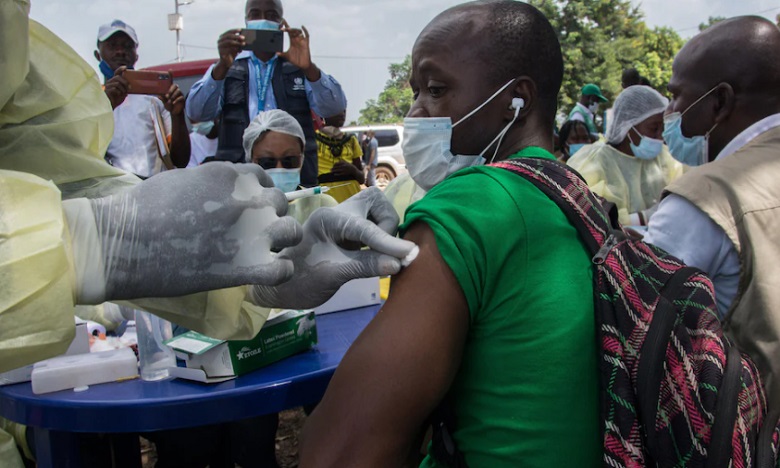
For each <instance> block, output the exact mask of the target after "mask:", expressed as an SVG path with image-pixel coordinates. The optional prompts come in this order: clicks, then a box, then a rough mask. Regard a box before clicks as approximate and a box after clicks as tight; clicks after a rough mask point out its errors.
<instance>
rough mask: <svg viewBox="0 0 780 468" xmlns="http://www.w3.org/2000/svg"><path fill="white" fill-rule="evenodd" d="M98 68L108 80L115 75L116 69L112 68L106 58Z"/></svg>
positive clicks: (129, 67) (130, 68)
mask: <svg viewBox="0 0 780 468" xmlns="http://www.w3.org/2000/svg"><path fill="white" fill-rule="evenodd" d="M98 68H100V73H102V74H103V76H105V77H106V80H110V79H111V78H113V77H114V70H112V69H111V67H110V66H109V65H108V64H107V63H106V61H105V60H101V61H100V63H99V64H98ZM127 69H128V70H132V69H133V67H131V66H128V67H127Z"/></svg>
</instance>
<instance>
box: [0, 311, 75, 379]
mask: <svg viewBox="0 0 780 468" xmlns="http://www.w3.org/2000/svg"><path fill="white" fill-rule="evenodd" d="M85 353H89V332H88V331H87V322H86V321H84V320H81V319H79V318H76V336H74V337H73V341H71V342H70V346H68V350H67V351H65V353H64V354H61V356H72V355H74V354H85ZM34 365H35V364H30V365H29V366H24V367H20V368H18V369H14V370H10V371H8V372H3V373H1V374H0V386H3V385H10V384H15V383H21V382H29V381H30V380H32V371H33V366H34Z"/></svg>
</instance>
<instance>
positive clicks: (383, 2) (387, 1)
mask: <svg viewBox="0 0 780 468" xmlns="http://www.w3.org/2000/svg"><path fill="white" fill-rule="evenodd" d="M176 1H179V3H180V4H181V3H184V1H185V0H65V1H63V0H32V8H31V12H30V16H31V18H33V19H34V20H36V21H38V22H40V23H41V24H43V25H44V26H46V27H47V28H49V29H50V30H52V31H53V32H54V33H56V34H57V35H58V36H60V37H61V38H62V39H63V40H65V42H67V43H68V44H70V46H71V47H73V48H74V49H75V50H76V52H78V53H79V54H80V55H81V56H82V57H83V58H84V59H85V60H87V61H88V62H89V63H90V64H92V65H93V66H94V67H95V68H96V69H97V61H96V60H95V58H94V56H93V51H94V50H95V42H96V39H97V30H98V27H99V26H100V25H101V24H103V23H109V22H111V20H113V19H114V18H118V19H122V20H124V21H125V22H127V23H128V24H130V25H131V26H133V27H134V28H135V30H136V32H137V34H138V39H139V43H140V45H139V48H138V54H139V60H138V63H137V64H136V68H143V67H147V66H151V65H159V64H163V63H167V62H173V61H175V58H176V35H175V33H174V32H173V31H169V30H168V20H167V15H168V14H169V13H173V11H174V7H175V2H176ZM458 3H461V0H340V1H336V0H320V1H313V0H283V4H284V13H285V18H286V19H287V21H288V22H289V23H290V25H291V26H293V27H298V26H300V25H304V26H306V28H307V29H308V30H309V33H310V34H311V40H310V47H311V53H312V60H313V61H314V63H316V64H317V65H318V66H319V67H320V69H322V70H323V71H324V72H326V73H328V74H330V75H332V76H333V77H335V78H336V79H337V80H338V81H339V82H340V83H341V85H342V87H343V89H344V91H345V93H346V95H347V100H348V108H347V121H351V120H356V119H357V117H358V115H359V111H360V109H361V108H362V107H363V106H364V104H365V102H366V101H367V100H368V99H373V98H376V97H377V96H378V95H379V93H380V92H381V91H382V89H383V88H384V85H385V82H386V81H387V79H388V78H389V74H388V71H387V67H388V65H389V64H391V63H394V62H400V61H402V60H403V58H404V57H405V56H406V54H408V53H410V52H411V49H412V46H413V44H414V40H415V38H416V37H417V35H418V34H419V32H420V31H421V30H422V29H423V27H424V26H425V25H426V24H427V23H428V22H429V21H430V20H431V19H432V18H433V17H434V16H436V14H438V13H439V12H441V11H442V10H444V9H446V8H448V7H450V6H453V5H456V4H458ZM632 4H634V5H638V6H640V8H641V9H642V11H643V12H644V14H645V20H646V22H647V23H648V25H650V26H651V27H652V26H669V27H671V28H673V29H675V30H676V31H678V32H679V33H680V34H681V35H682V36H683V37H690V36H692V35H694V34H696V33H697V32H698V28H697V26H698V25H699V23H702V22H706V21H707V18H708V17H709V16H724V17H731V16H737V15H745V14H760V15H761V16H765V17H767V18H769V19H774V18H775V16H776V15H777V14H778V13H780V4H778V2H777V0H739V1H736V0H642V1H638V0H632ZM179 9H180V11H179V12H180V13H181V14H182V15H183V16H184V29H183V31H182V32H181V42H182V44H183V45H184V46H183V52H184V54H183V55H184V60H197V59H208V58H214V59H216V57H217V46H216V43H217V38H218V37H219V35H220V34H222V33H223V32H224V31H226V30H228V29H231V28H238V27H242V26H243V24H244V0H194V2H193V3H191V4H189V5H184V6H180V7H179Z"/></svg>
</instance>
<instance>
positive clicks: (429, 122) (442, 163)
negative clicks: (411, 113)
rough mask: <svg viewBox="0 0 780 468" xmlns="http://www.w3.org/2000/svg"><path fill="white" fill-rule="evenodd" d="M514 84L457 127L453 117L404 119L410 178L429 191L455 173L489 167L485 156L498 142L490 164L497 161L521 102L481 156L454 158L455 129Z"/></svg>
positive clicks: (402, 146)
mask: <svg viewBox="0 0 780 468" xmlns="http://www.w3.org/2000/svg"><path fill="white" fill-rule="evenodd" d="M514 81H515V80H514V79H512V80H509V81H508V82H507V83H506V84H505V85H504V86H502V87H501V89H499V90H498V91H496V92H495V93H494V94H493V95H492V96H490V97H489V98H488V99H487V100H486V101H485V102H483V103H482V104H480V105H479V106H477V108H476V109H474V110H472V111H471V112H469V113H468V114H466V116H464V117H463V118H461V119H460V120H458V121H457V122H455V124H454V125H453V123H452V119H450V118H449V117H407V118H405V119H404V141H403V143H401V149H402V151H403V154H404V159H405V160H406V168H407V169H408V170H409V175H410V176H411V177H412V179H413V180H414V182H415V183H416V184H417V185H419V186H420V187H421V188H422V189H423V190H426V191H427V190H430V189H432V188H433V187H434V186H435V185H436V184H438V183H439V182H441V181H442V180H444V178H445V177H447V176H448V175H450V174H452V173H453V172H455V171H458V170H460V169H463V168H466V167H471V166H479V165H482V164H485V158H484V157H483V156H484V154H485V153H486V152H487V150H488V149H490V147H491V146H493V144H494V143H496V142H498V143H497V146H496V150H495V151H494V152H493V156H492V157H491V158H490V162H492V161H493V158H495V157H496V154H497V153H498V149H499V148H500V147H501V142H502V141H503V139H504V135H506V133H507V132H508V131H509V128H510V127H511V126H512V124H514V123H515V120H517V116H518V115H519V114H520V109H522V107H523V105H522V102H518V105H517V106H514V104H513V109H514V110H515V115H514V118H513V119H512V121H511V122H509V123H508V124H507V125H506V127H504V129H503V130H501V132H499V134H498V135H496V137H495V138H494V139H493V141H491V142H490V143H489V144H488V145H487V146H486V147H485V149H483V150H482V152H481V153H479V154H478V155H461V154H457V155H456V154H452V152H451V151H450V142H451V140H452V129H453V128H454V127H456V126H457V125H459V124H460V123H461V122H463V121H464V120H466V119H468V118H469V117H471V116H472V115H474V114H475V113H477V111H479V110H480V109H482V108H483V107H484V106H486V105H487V104H488V103H490V102H491V101H492V100H493V99H495V98H496V96H498V95H499V94H501V92H502V91H504V90H505V89H506V88H507V87H509V85H510V84H512V83H514ZM519 101H522V100H519Z"/></svg>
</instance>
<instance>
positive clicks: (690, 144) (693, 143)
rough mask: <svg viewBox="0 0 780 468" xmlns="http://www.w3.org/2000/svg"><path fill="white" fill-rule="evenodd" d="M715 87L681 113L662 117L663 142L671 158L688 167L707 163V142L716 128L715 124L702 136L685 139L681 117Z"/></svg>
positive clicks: (713, 89)
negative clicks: (667, 147)
mask: <svg viewBox="0 0 780 468" xmlns="http://www.w3.org/2000/svg"><path fill="white" fill-rule="evenodd" d="M715 89H717V86H715V87H714V88H712V89H711V90H709V91H707V92H706V93H705V94H704V95H703V96H702V97H700V98H699V99H697V100H696V101H695V102H694V103H693V104H691V105H690V106H688V108H687V109H685V110H684V111H683V112H682V113H680V112H673V113H671V114H669V115H666V116H664V140H665V141H666V144H667V145H668V146H669V152H671V153H672V157H673V158H674V159H676V160H678V161H680V162H681V163H683V164H686V165H688V166H701V165H702V164H706V163H708V162H709V155H708V151H709V142H708V139H709V137H710V133H712V131H713V130H715V127H717V126H718V124H717V123H716V124H715V125H713V127H712V128H711V129H710V130H709V131H708V132H707V133H705V134H704V135H694V136H692V137H690V138H689V137H686V136H685V135H683V133H682V117H683V115H685V113H686V112H688V111H689V110H690V109H691V108H692V107H693V106H695V105H696V104H698V103H699V101H701V100H702V99H704V98H705V97H707V96H708V95H709V94H710V93H711V92H713V91H715Z"/></svg>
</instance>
